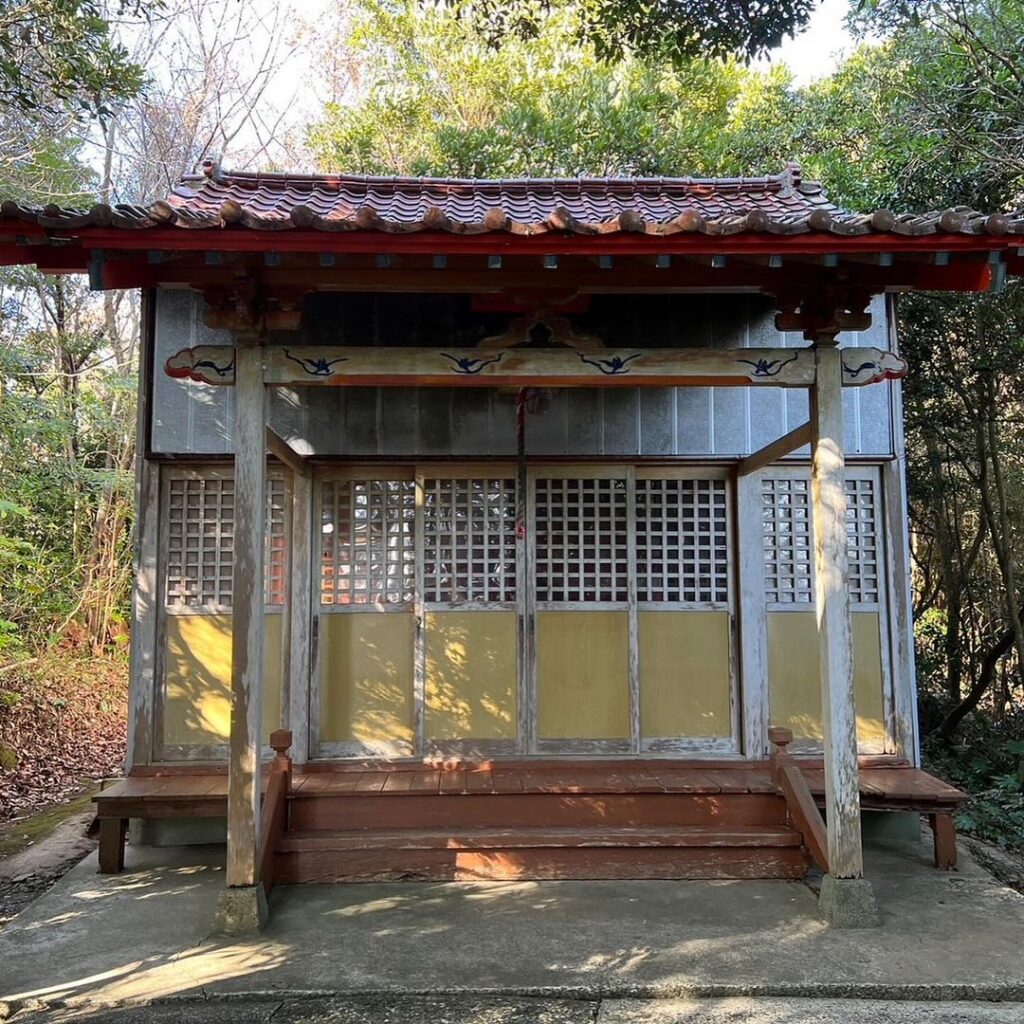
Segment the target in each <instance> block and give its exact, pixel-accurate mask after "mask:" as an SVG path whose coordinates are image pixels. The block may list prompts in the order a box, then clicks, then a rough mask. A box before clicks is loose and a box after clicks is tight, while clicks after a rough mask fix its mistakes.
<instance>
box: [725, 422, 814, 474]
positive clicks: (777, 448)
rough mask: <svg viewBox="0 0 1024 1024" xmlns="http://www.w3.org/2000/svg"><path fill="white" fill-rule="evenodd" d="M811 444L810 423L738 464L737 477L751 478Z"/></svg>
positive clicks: (804, 424) (760, 449)
mask: <svg viewBox="0 0 1024 1024" xmlns="http://www.w3.org/2000/svg"><path fill="white" fill-rule="evenodd" d="M810 443H811V424H810V421H808V422H807V423H802V424H801V425H800V426H799V427H796V428H795V429H794V430H791V431H790V432H789V433H788V434H783V435H782V437H780V438H778V440H775V441H772V442H771V444H766V445H765V446H764V447H763V448H759V449H758V450H757V451H756V452H752V453H751V454H750V455H748V456H747V457H746V458H745V459H741V460H740V461H739V462H738V463H737V464H736V475H737V476H749V475H750V474H751V473H756V472H757V471H758V470H759V469H764V468H765V466H770V465H771V464H772V463H773V462H778V461H779V459H781V458H782V457H783V456H785V455H789V454H790V453H791V452H795V451H796V450H797V449H798V448H803V447H804V445H808V444H810Z"/></svg>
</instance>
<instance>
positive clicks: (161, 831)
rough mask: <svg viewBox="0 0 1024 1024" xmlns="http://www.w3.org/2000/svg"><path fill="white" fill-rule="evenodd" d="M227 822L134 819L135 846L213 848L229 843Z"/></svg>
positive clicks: (131, 831) (130, 838)
mask: <svg viewBox="0 0 1024 1024" xmlns="http://www.w3.org/2000/svg"><path fill="white" fill-rule="evenodd" d="M227 836H228V824H227V819H226V818H132V819H131V820H130V821H129V823H128V842H129V843H130V844H131V845H132V846H157V847H165V846H211V845H215V844H223V843H226V842H227Z"/></svg>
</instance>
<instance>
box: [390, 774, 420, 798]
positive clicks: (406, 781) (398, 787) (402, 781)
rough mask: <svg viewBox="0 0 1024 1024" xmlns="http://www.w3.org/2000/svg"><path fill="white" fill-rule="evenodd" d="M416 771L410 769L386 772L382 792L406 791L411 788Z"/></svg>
mask: <svg viewBox="0 0 1024 1024" xmlns="http://www.w3.org/2000/svg"><path fill="white" fill-rule="evenodd" d="M415 775H416V773H415V772H412V771H402V772H388V777H387V780H386V781H385V782H384V788H383V790H382V792H384V793H408V792H409V790H410V789H412V784H413V779H414V777H415Z"/></svg>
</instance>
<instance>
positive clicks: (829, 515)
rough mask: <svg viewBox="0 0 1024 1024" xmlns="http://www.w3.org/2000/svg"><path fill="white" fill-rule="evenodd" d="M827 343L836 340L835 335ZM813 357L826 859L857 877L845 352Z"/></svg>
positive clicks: (820, 351)
mask: <svg viewBox="0 0 1024 1024" xmlns="http://www.w3.org/2000/svg"><path fill="white" fill-rule="evenodd" d="M823 341H827V342H834V336H832V337H826V339H823ZM815 358H816V362H817V371H818V372H817V376H816V379H815V383H814V387H812V388H811V428H812V434H813V436H812V439H811V520H812V524H813V529H814V585H815V609H816V613H817V618H818V652H819V657H818V660H819V672H820V677H821V709H822V724H823V732H824V746H825V812H826V813H825V817H826V821H827V822H828V864H829V869H830V872H831V874H832V875H833V877H835V878H844V879H845V878H860V877H861V876H862V875H863V873H864V861H863V852H862V850H861V831H860V790H859V784H858V781H859V780H858V774H857V714H856V709H855V706H854V686H853V635H852V627H851V621H850V591H849V586H848V583H849V566H848V559H847V548H846V546H847V535H846V481H845V477H846V472H845V455H844V451H843V394H842V383H843V356H842V352H841V351H840V349H838V348H836V347H835V345H834V344H828V343H822V341H819V343H818V345H817V346H816V347H815Z"/></svg>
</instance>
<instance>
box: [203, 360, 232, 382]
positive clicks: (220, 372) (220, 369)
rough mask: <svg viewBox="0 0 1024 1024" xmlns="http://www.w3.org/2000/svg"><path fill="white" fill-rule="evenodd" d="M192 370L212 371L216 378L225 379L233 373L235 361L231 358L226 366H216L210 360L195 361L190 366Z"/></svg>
mask: <svg viewBox="0 0 1024 1024" xmlns="http://www.w3.org/2000/svg"><path fill="white" fill-rule="evenodd" d="M192 368H193V369H195V370H213V372H214V373H215V374H217V376H218V377H227V376H228V374H230V373H234V372H235V360H234V358H232V360H231V362H230V363H228V364H227V366H218V365H217V364H216V363H215V362H214V361H213V360H212V359H197V360H196V361H195V362H194V363H193V364H192Z"/></svg>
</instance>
